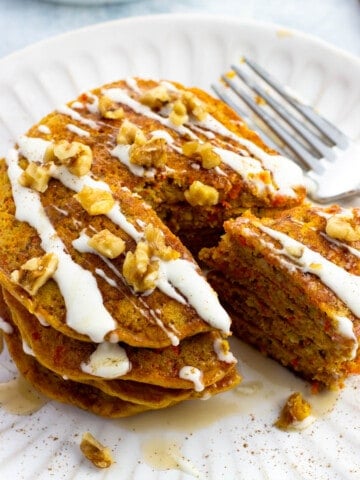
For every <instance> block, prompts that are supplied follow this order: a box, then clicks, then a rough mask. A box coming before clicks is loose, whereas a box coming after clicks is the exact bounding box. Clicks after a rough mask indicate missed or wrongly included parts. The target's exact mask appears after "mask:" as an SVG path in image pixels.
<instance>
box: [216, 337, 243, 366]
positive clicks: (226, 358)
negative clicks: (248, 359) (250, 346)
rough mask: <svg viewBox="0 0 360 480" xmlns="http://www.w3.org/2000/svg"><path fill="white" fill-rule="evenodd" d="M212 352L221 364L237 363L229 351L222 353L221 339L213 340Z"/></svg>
mask: <svg viewBox="0 0 360 480" xmlns="http://www.w3.org/2000/svg"><path fill="white" fill-rule="evenodd" d="M214 351H215V353H216V355H217V357H218V359H219V360H220V361H221V362H226V363H237V360H236V358H235V357H234V355H233V354H232V352H230V350H228V351H224V347H223V340H222V339H221V338H216V339H215V340H214Z"/></svg>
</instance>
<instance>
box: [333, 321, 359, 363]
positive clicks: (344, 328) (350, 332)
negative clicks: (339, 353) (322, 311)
mask: <svg viewBox="0 0 360 480" xmlns="http://www.w3.org/2000/svg"><path fill="white" fill-rule="evenodd" d="M333 319H334V320H336V321H337V324H338V332H339V333H340V335H342V336H343V337H345V338H350V339H352V340H354V346H353V349H352V352H351V358H352V359H353V358H355V357H356V353H357V349H358V342H357V338H356V335H355V332H354V325H353V323H352V321H351V320H350V319H349V318H347V317H344V316H342V315H334V316H333Z"/></svg>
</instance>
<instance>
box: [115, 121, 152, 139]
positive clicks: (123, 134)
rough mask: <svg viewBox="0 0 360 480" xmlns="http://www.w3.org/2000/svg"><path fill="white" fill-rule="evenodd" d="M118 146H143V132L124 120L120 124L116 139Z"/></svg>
mask: <svg viewBox="0 0 360 480" xmlns="http://www.w3.org/2000/svg"><path fill="white" fill-rule="evenodd" d="M116 142H117V143H118V144H119V145H132V144H134V143H135V144H136V145H143V144H144V143H145V142H146V137H145V134H144V132H143V131H142V130H141V129H140V128H139V127H138V126H137V125H135V123H132V122H130V121H129V120H127V119H125V120H124V121H123V123H122V124H121V127H120V129H119V133H118V135H117V137H116Z"/></svg>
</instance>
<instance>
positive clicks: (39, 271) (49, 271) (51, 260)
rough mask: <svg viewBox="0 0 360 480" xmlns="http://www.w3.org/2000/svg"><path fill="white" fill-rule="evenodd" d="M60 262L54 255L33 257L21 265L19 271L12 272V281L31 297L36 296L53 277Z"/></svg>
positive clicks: (47, 254)
mask: <svg viewBox="0 0 360 480" xmlns="http://www.w3.org/2000/svg"><path fill="white" fill-rule="evenodd" d="M58 262H59V260H58V257H57V256H56V255H55V254H54V253H46V254H45V255H43V256H42V257H33V258H31V259H30V260H28V261H27V262H25V263H24V264H23V265H21V267H20V269H19V270H14V271H13V272H11V280H12V281H13V282H14V283H17V284H18V285H20V286H21V287H23V288H24V290H26V291H27V292H28V293H29V294H30V295H35V294H36V293H37V292H38V290H39V289H40V288H41V287H42V286H43V285H45V283H46V282H47V281H48V280H49V278H51V277H52V276H53V274H54V273H55V271H56V269H57V266H58Z"/></svg>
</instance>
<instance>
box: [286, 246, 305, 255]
mask: <svg viewBox="0 0 360 480" xmlns="http://www.w3.org/2000/svg"><path fill="white" fill-rule="evenodd" d="M285 250H286V252H287V253H288V254H289V255H291V256H292V257H295V258H301V257H302V255H303V253H304V247H303V246H302V245H291V246H290V245H287V246H285Z"/></svg>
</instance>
